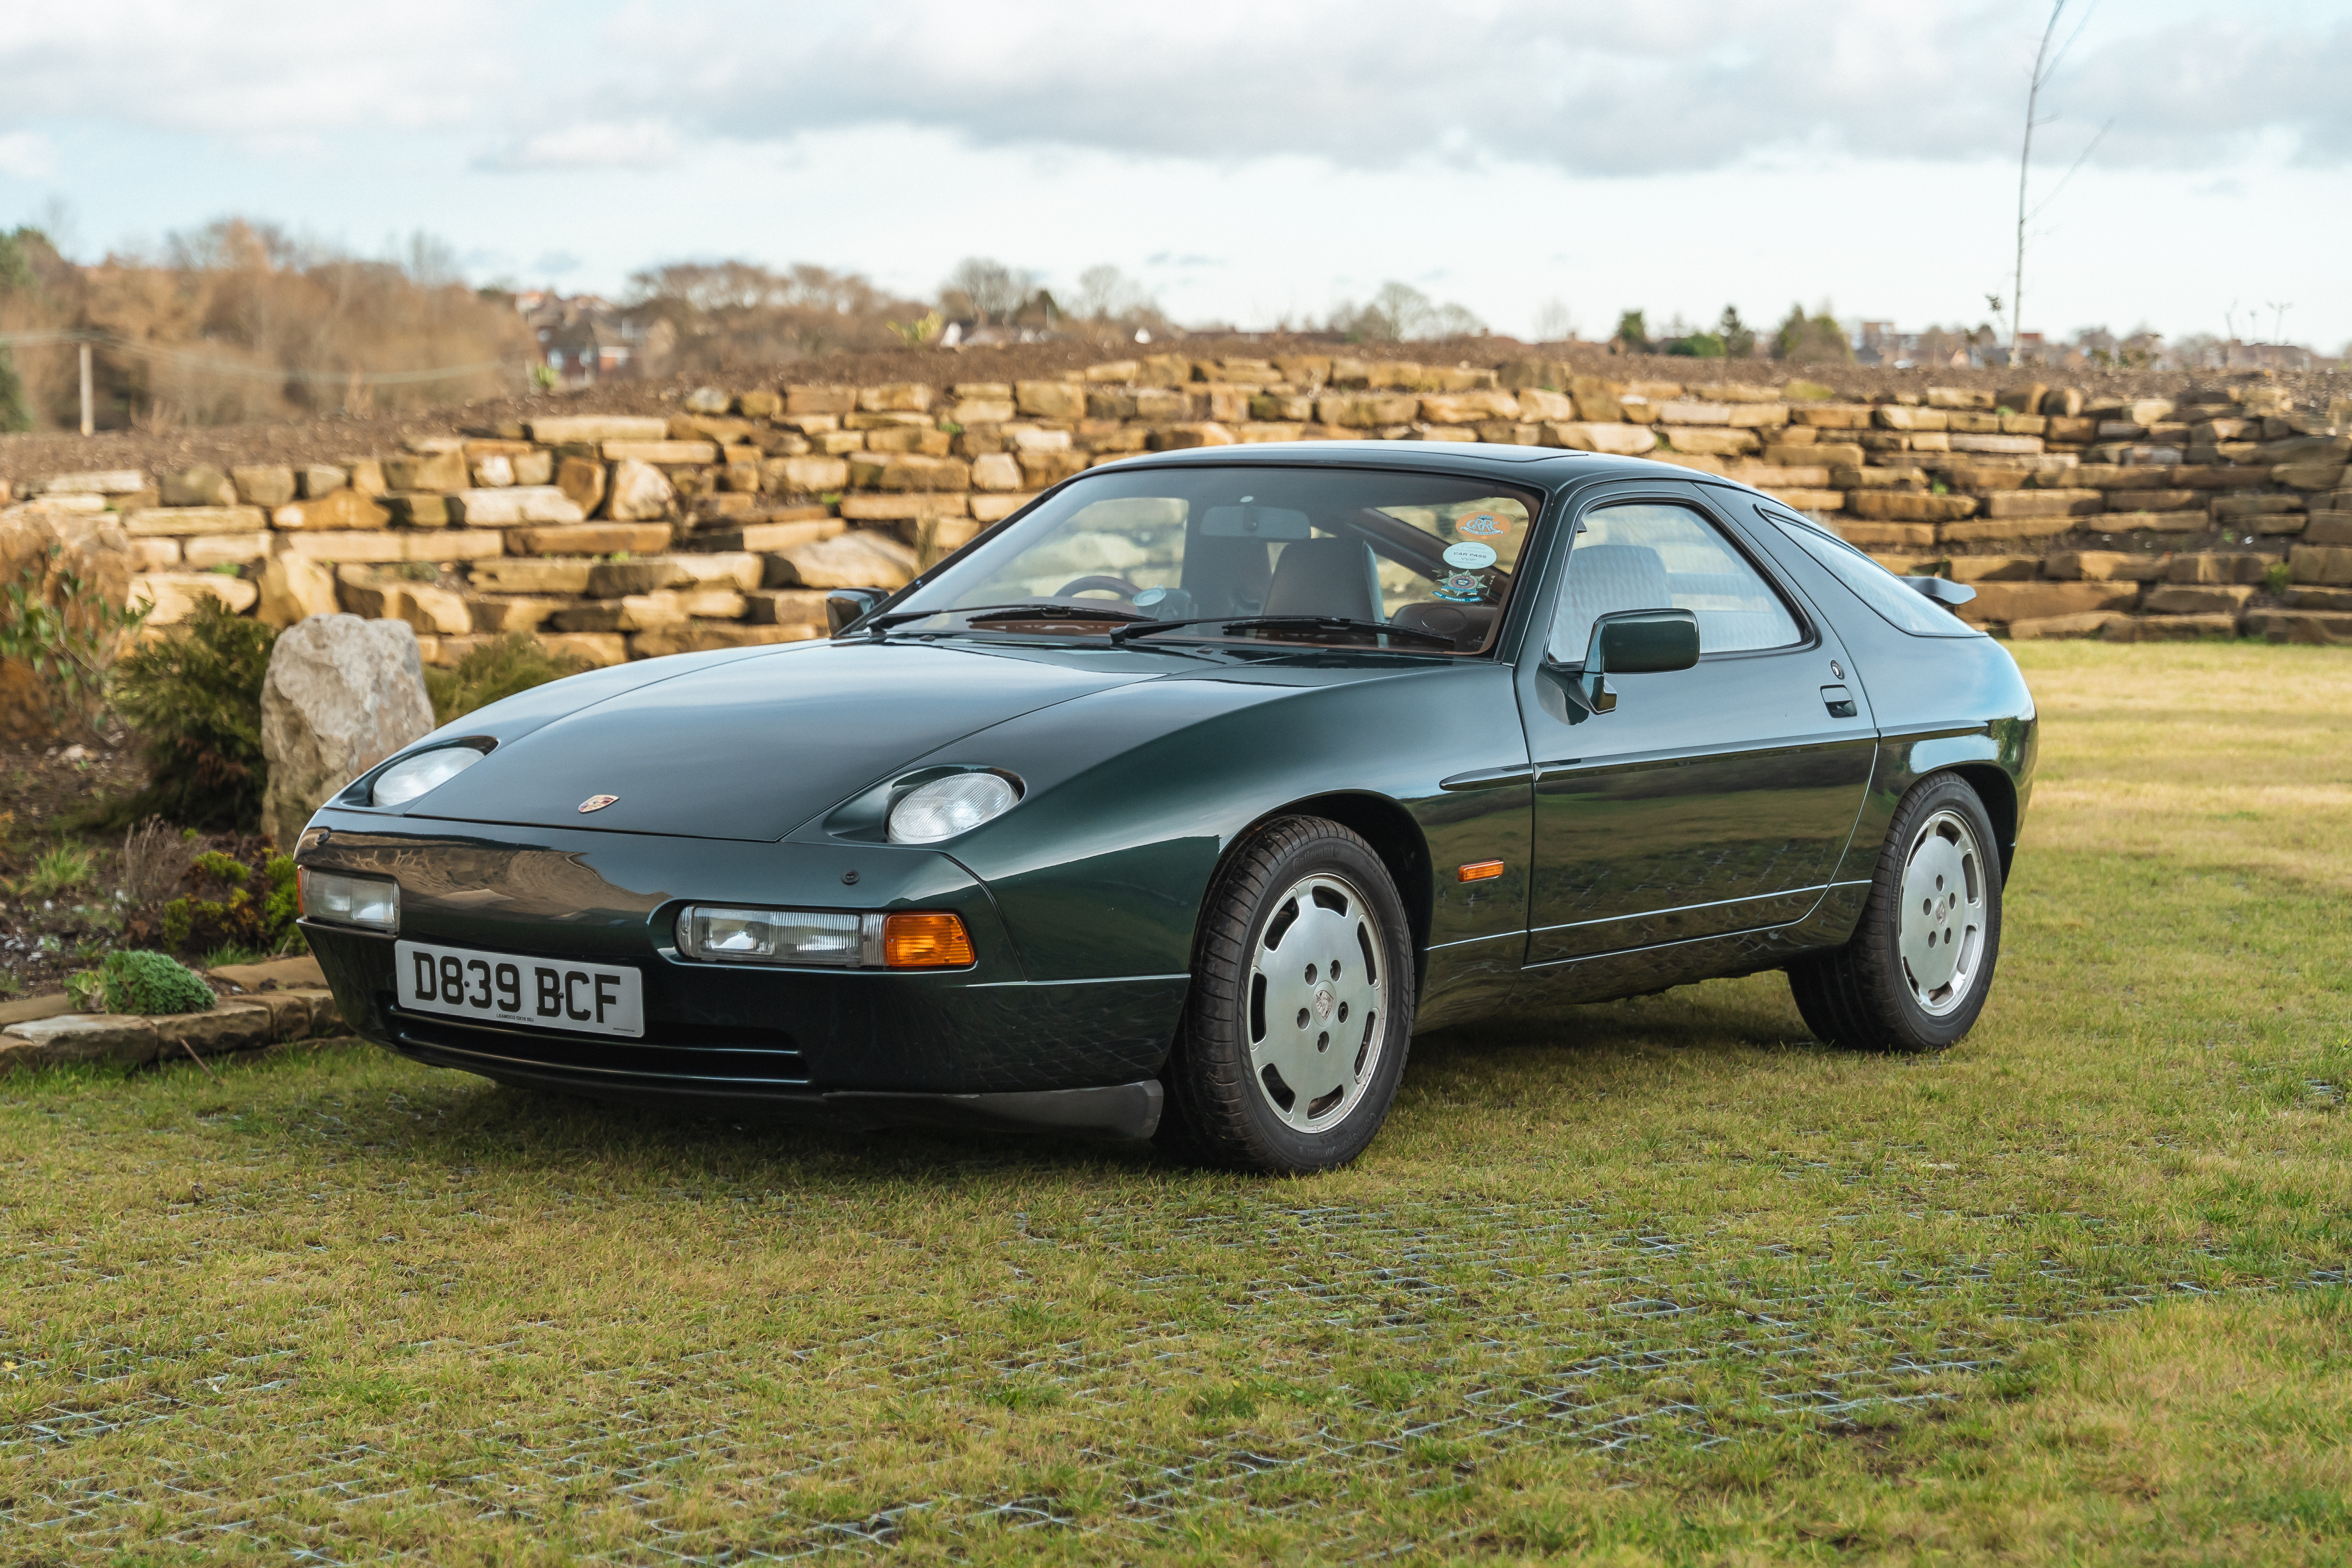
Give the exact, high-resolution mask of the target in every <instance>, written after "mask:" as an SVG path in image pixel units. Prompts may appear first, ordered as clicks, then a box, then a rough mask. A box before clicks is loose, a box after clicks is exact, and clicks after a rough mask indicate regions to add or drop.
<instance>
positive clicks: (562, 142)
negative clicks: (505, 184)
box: [476, 117, 679, 171]
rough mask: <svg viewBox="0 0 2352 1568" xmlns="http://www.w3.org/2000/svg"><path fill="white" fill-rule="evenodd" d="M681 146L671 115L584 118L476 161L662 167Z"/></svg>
mask: <svg viewBox="0 0 2352 1568" xmlns="http://www.w3.org/2000/svg"><path fill="white" fill-rule="evenodd" d="M678 147H679V138H678V134H677V130H676V128H675V127H673V126H671V125H670V124H669V123H668V122H667V121H663V120H658V119H654V118H650V117H645V118H639V119H635V120H626V121H614V122H607V123H599V122H597V121H580V122H578V123H576V124H572V125H565V126H561V127H558V128H556V129H554V130H551V131H541V132H534V133H532V134H530V135H529V136H525V137H522V138H520V140H518V141H515V142H510V143H509V145H508V146H506V147H505V148H503V149H501V150H500V151H499V152H496V153H490V154H488V155H487V156H486V157H484V158H482V159H480V160H479V161H478V163H477V165H476V166H477V167H478V168H483V169H496V170H505V171H520V170H530V169H658V168H660V167H662V166H663V165H664V164H667V163H671V162H673V161H674V160H676V158H677V154H678Z"/></svg>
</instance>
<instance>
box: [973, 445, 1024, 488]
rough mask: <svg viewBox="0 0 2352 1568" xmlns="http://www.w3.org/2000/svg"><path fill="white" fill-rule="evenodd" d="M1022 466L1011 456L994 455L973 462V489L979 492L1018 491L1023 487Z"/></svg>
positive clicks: (1007, 454) (1004, 454)
mask: <svg viewBox="0 0 2352 1568" xmlns="http://www.w3.org/2000/svg"><path fill="white" fill-rule="evenodd" d="M1022 483H1023V480H1022V477H1021V465H1020V463H1019V462H1017V461H1016V460H1014V458H1013V457H1012V455H1011V454H1009V453H1005V452H998V453H994V454H992V455H991V456H989V457H984V458H973V459H972V460H971V488H972V489H977V490H1017V489H1020V488H1021V487H1022Z"/></svg>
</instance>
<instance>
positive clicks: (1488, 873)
mask: <svg viewBox="0 0 2352 1568" xmlns="http://www.w3.org/2000/svg"><path fill="white" fill-rule="evenodd" d="M1502 874H1503V863H1502V862H1501V861H1500V860H1473V861H1471V862H1470V864H1468V865H1467V866H1465V867H1463V868H1462V869H1460V870H1459V871H1456V872H1454V879H1455V880H1456V881H1462V882H1486V881H1491V880H1493V879H1495V878H1496V877H1499V876H1501V875H1502Z"/></svg>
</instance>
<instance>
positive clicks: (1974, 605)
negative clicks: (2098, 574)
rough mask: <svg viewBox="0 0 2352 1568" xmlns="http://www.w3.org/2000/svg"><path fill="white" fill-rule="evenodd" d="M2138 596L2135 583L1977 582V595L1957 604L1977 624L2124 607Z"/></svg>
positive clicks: (2035, 618)
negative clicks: (1961, 603)
mask: <svg viewBox="0 0 2352 1568" xmlns="http://www.w3.org/2000/svg"><path fill="white" fill-rule="evenodd" d="M2138 596H2139V585H2138V584H2136V583H1979V584H1977V596H1976V597H1975V598H1973V599H1971V600H1969V602H1968V603H1967V604H1965V605H1961V606H1960V618H1961V619H1963V620H1965V621H1969V622H1971V623H1974V624H1976V625H1979V626H1981V625H1984V624H1986V623H1988V622H1994V623H1999V622H2007V621H2022V620H2040V619H2042V618H2043V617H2045V616H2073V615H2082V614H2084V613H2085V612H2088V611H2092V610H2121V609H2126V608H2128V607H2129V606H2130V605H2131V603H2132V601H2133V600H2134V599H2136V598H2137V597H2138Z"/></svg>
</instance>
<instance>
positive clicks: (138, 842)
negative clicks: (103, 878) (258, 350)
mask: <svg viewBox="0 0 2352 1568" xmlns="http://www.w3.org/2000/svg"><path fill="white" fill-rule="evenodd" d="M194 837H195V835H194V833H193V832H191V831H188V830H185V829H183V828H178V827H174V826H172V825H171V824H170V823H168V822H165V821H164V820H163V818H162V817H160V816H151V817H149V818H148V819H147V820H146V821H144V822H142V823H141V824H140V825H139V826H136V827H134V828H132V829H131V831H130V832H128V833H126V834H124V835H123V837H122V901H123V902H124V903H126V904H129V905H130V906H131V908H133V909H143V908H144V907H146V906H147V905H149V904H152V903H156V902H159V901H160V900H163V899H164V898H166V897H168V896H169V895H170V894H171V893H172V891H173V889H176V888H177V887H179V885H180V879H181V878H182V877H184V876H185V875H186V874H187V871H188V862H189V858H190V846H191V843H192V841H193V840H194Z"/></svg>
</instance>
